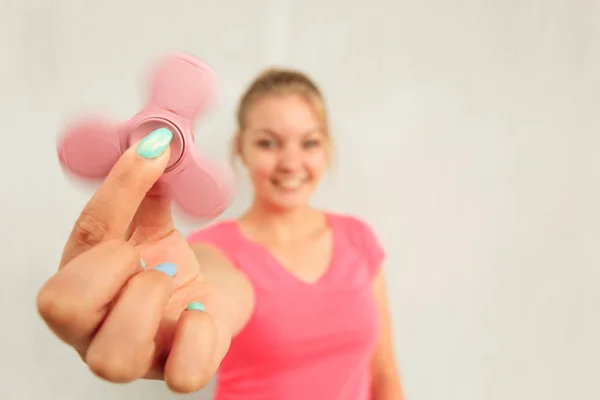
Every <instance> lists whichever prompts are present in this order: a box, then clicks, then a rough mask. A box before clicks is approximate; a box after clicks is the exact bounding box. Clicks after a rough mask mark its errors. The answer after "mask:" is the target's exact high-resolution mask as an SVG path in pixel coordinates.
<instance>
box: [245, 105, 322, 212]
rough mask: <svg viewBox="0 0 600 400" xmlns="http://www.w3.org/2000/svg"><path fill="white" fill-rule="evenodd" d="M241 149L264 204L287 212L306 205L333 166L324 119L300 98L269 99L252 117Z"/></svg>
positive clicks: (249, 114)
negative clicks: (329, 157)
mask: <svg viewBox="0 0 600 400" xmlns="http://www.w3.org/2000/svg"><path fill="white" fill-rule="evenodd" d="M245 122H246V123H245V128H246V129H245V130H244V132H241V135H240V136H239V140H240V141H239V143H238V150H239V153H240V156H241V159H242V161H243V163H244V164H245V165H246V167H247V168H248V172H249V175H250V178H251V180H252V183H253V185H254V190H255V196H256V199H257V200H258V201H261V202H263V203H265V204H266V205H267V206H268V207H269V208H274V209H278V210H287V209H291V208H296V207H302V206H305V205H306V204H307V203H308V201H309V199H310V196H311V195H312V194H313V192H314V190H315V188H316V187H317V185H318V183H319V182H320V180H321V177H322V174H323V172H324V170H325V168H326V167H327V164H328V154H329V153H328V141H327V138H326V136H325V133H324V128H325V127H323V126H321V121H320V119H319V116H318V115H317V114H316V113H315V111H314V109H313V107H312V106H311V105H310V103H309V102H308V101H307V100H305V99H304V98H303V97H302V96H299V95H293V94H289V95H267V96H265V97H262V98H260V99H258V100H256V101H255V102H254V103H253V104H252V105H251V107H250V109H249V110H248V112H247V113H246V121H245Z"/></svg>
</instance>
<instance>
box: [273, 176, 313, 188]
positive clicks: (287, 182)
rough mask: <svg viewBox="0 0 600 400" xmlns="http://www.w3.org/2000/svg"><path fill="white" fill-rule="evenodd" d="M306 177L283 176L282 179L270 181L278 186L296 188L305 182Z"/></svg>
mask: <svg viewBox="0 0 600 400" xmlns="http://www.w3.org/2000/svg"><path fill="white" fill-rule="evenodd" d="M306 181H307V179H306V178H284V179H273V180H272V181H271V182H272V183H273V185H275V186H276V187H278V188H281V189H287V190H293V189H298V188H299V187H300V186H302V184H304V182H306Z"/></svg>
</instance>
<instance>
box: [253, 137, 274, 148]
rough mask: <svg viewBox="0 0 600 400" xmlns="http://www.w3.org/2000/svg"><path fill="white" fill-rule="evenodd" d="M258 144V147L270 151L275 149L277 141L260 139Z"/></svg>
mask: <svg viewBox="0 0 600 400" xmlns="http://www.w3.org/2000/svg"><path fill="white" fill-rule="evenodd" d="M256 144H257V145H258V147H261V148H263V149H270V148H273V147H275V145H276V143H275V141H274V140H271V139H260V140H258V141H257V142H256Z"/></svg>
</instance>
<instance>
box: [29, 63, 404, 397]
mask: <svg viewBox="0 0 600 400" xmlns="http://www.w3.org/2000/svg"><path fill="white" fill-rule="evenodd" d="M237 122H238V125H239V127H238V128H239V129H238V133H237V135H236V136H235V138H234V140H233V151H234V155H235V156H236V157H238V158H239V160H240V161H241V162H242V163H243V164H244V165H245V167H246V168H247V170H248V173H249V176H250V178H251V181H252V183H253V186H254V201H253V203H252V206H251V207H250V209H249V210H248V211H247V212H246V213H245V214H244V215H242V216H241V217H240V218H239V219H238V220H235V221H233V220H226V221H221V222H216V223H213V224H211V225H209V226H208V227H205V228H203V229H200V230H198V231H196V232H194V233H192V234H191V235H190V237H189V238H187V240H186V239H185V238H184V237H182V235H181V234H180V233H179V232H178V231H177V230H175V229H174V227H173V222H172V219H171V210H170V203H169V201H168V199H165V198H163V197H159V196H157V195H152V194H150V193H152V192H149V189H150V188H151V187H152V186H153V185H154V183H155V182H156V180H157V179H158V178H159V177H160V175H161V173H162V171H163V170H164V168H165V166H166V162H167V161H168V159H169V151H170V150H169V143H170V140H171V133H170V132H168V131H167V130H158V131H155V132H154V133H153V134H151V135H149V136H148V137H146V138H145V139H143V140H142V141H140V142H139V143H138V144H135V145H134V146H132V147H131V148H130V149H128V150H127V151H126V152H125V154H124V155H123V156H122V157H121V159H120V160H119V161H118V162H117V163H116V164H115V166H114V167H113V169H112V171H111V173H110V174H109V176H108V177H107V179H106V180H105V181H104V183H103V184H102V186H101V187H100V188H99V189H98V191H97V192H96V193H95V194H94V196H93V197H92V198H91V200H90V201H89V203H88V204H87V205H86V206H85V207H84V209H83V211H82V213H81V216H80V217H79V218H78V220H77V222H76V224H75V226H74V229H73V231H72V233H71V235H70V237H69V239H68V241H67V243H66V245H65V249H64V252H63V256H62V259H61V262H60V265H59V270H58V272H57V273H56V274H55V275H54V276H53V277H51V278H50V279H49V280H48V282H47V283H46V284H45V285H44V286H43V287H42V288H41V290H40V292H39V294H38V309H39V311H40V314H41V316H42V318H43V319H44V320H45V321H46V323H47V324H48V325H49V327H50V328H51V329H52V330H53V331H54V332H55V333H56V334H57V335H58V337H59V338H61V339H62V340H63V341H65V342H66V343H68V344H69V345H71V346H72V347H73V348H74V349H75V350H76V351H77V352H78V353H79V354H80V355H81V357H82V359H83V360H84V361H85V362H86V363H87V365H88V366H89V368H90V369H91V370H92V371H93V372H94V373H95V374H96V375H98V376H99V377H101V378H103V379H106V380H108V381H112V382H121V383H124V382H131V381H133V380H136V379H140V378H146V379H162V380H164V381H165V382H166V384H167V385H168V386H169V388H170V389H171V390H173V391H175V392H181V393H185V392H193V391H197V390H199V389H200V388H202V387H204V386H205V385H206V384H207V383H208V382H209V380H210V379H211V378H212V376H213V375H214V374H215V373H216V371H217V369H218V372H219V373H218V375H217V377H218V379H217V387H216V394H215V399H217V400H229V399H235V400H238V399H239V400H250V399H252V400H254V399H256V400H267V399H276V400H295V399H302V400H312V399H314V400H320V399H323V400H334V399H340V400H366V399H373V400H383V399H389V400H392V399H393V400H397V399H402V393H401V388H400V382H399V378H398V373H397V370H396V367H395V362H394V356H393V348H392V336H391V329H390V322H389V314H388V309H387V308H388V307H387V300H386V293H385V283H384V278H383V274H382V272H381V263H382V260H383V258H384V251H383V249H382V248H381V247H380V245H379V243H378V241H377V239H376V237H375V235H374V234H373V232H372V231H371V229H370V228H369V227H368V225H367V224H365V223H364V222H362V221H361V220H359V219H357V218H355V217H352V216H348V215H342V214H336V213H331V212H323V211H320V210H316V209H314V208H312V207H311V206H310V205H309V199H310V197H311V195H312V193H313V191H314V190H315V188H316V186H317V185H318V183H319V182H320V180H321V177H322V174H323V173H324V171H325V170H326V168H327V166H328V163H329V159H330V151H331V138H330V135H329V130H328V123H327V115H326V110H325V105H324V101H323V99H322V97H321V94H320V91H319V89H318V87H317V86H316V85H315V84H314V83H313V82H312V81H311V80H310V79H309V78H308V77H307V76H305V75H303V74H302V73H300V72H298V71H294V70H285V69H270V70H267V71H265V72H263V73H262V74H261V75H260V76H258V77H257V78H256V80H255V81H254V82H253V83H252V84H251V85H250V87H249V88H248V89H247V91H246V93H245V94H244V96H243V97H242V99H241V102H240V105H239V109H238V116H237Z"/></svg>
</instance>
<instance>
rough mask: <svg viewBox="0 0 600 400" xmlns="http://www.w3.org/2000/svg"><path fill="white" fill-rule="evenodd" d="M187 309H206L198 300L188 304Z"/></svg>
mask: <svg viewBox="0 0 600 400" xmlns="http://www.w3.org/2000/svg"><path fill="white" fill-rule="evenodd" d="M187 310H188V311H191V310H199V311H204V306H203V305H202V303H199V302H197V301H192V302H191V303H190V304H188V306H187Z"/></svg>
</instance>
